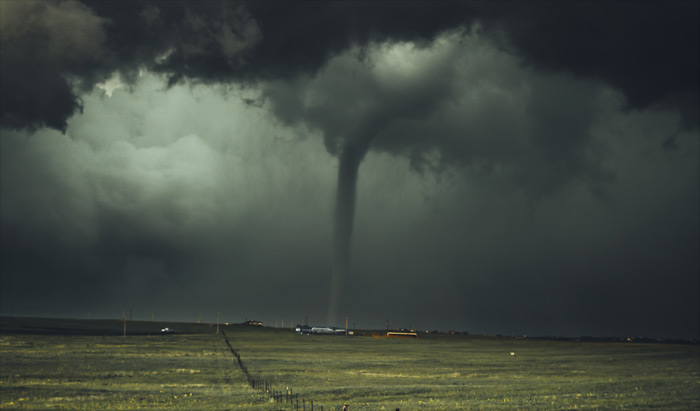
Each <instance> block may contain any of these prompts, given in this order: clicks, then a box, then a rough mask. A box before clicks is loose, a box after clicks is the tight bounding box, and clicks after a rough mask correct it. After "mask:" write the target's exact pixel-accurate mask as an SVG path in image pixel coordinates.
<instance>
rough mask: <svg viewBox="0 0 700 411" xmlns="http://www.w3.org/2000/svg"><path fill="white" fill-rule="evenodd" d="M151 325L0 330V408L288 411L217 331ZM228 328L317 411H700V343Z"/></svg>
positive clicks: (268, 374)
mask: <svg viewBox="0 0 700 411" xmlns="http://www.w3.org/2000/svg"><path fill="white" fill-rule="evenodd" d="M32 321H34V322H32ZM27 322H29V323H30V324H29V325H27ZM159 326H160V324H158V327H156V326H155V324H151V323H148V322H144V323H141V324H129V327H130V328H129V329H130V330H132V331H133V332H134V334H133V335H128V336H127V337H123V336H121V335H119V334H120V331H121V329H120V327H119V322H116V321H113V322H111V323H110V322H105V321H102V322H77V323H70V322H63V323H60V322H58V323H57V322H56V321H53V322H52V321H43V322H42V321H40V320H22V321H20V322H19V323H17V322H15V323H11V324H10V325H8V322H7V321H6V320H5V321H4V324H3V327H2V333H0V408H2V409H15V408H16V409H191V410H197V409H201V410H218V409H221V410H224V409H253V410H281V409H286V410H290V409H294V407H293V406H290V404H288V403H273V402H271V401H270V397H269V394H267V393H265V392H263V391H261V390H254V389H252V388H251V387H250V386H249V385H248V383H247V379H246V376H245V374H244V373H243V372H242V371H241V370H240V368H239V367H238V365H237V363H236V361H235V359H234V356H233V355H232V354H231V352H230V351H229V349H228V346H227V345H226V343H225V340H224V337H223V336H222V335H221V334H218V335H217V334H215V328H213V327H209V326H201V325H194V324H190V325H178V326H177V327H173V328H176V329H177V330H180V331H187V333H182V334H175V335H158V330H159ZM62 327H63V328H62ZM224 329H225V330H226V335H227V337H228V340H229V342H230V344H231V346H232V347H233V348H235V349H236V351H237V352H238V353H239V354H240V355H241V358H242V360H243V362H244V364H245V365H246V366H247V367H248V370H249V372H250V374H251V375H252V376H254V377H255V378H256V379H262V378H265V379H267V380H268V381H269V382H270V384H271V385H272V387H273V388H274V389H275V390H282V391H285V390H286V389H287V388H288V387H289V388H291V389H292V390H293V391H294V392H295V393H298V394H300V395H302V396H303V397H302V398H305V399H306V400H307V404H308V401H309V400H313V401H314V405H315V409H316V410H318V409H320V407H321V406H323V407H324V410H326V411H327V410H331V409H336V410H339V409H340V407H341V406H342V404H343V403H348V404H350V409H351V410H353V411H356V410H381V409H387V410H394V409H396V408H400V409H401V410H423V409H425V410H429V409H432V410H457V409H526V408H529V409H586V408H587V409H595V408H597V409H652V408H657V409H700V347H698V346H687V345H670V344H623V343H576V342H548V341H536V340H530V339H513V338H496V337H494V338H487V337H477V336H445V335H440V336H433V335H428V336H421V338H419V339H417V340H408V339H388V338H371V337H350V338H345V337H336V336H301V335H296V334H294V333H291V332H290V331H287V330H285V331H283V330H276V329H263V328H256V327H240V326H237V327H224ZM87 334H91V335H87ZM511 352H513V353H514V354H515V355H511ZM308 409H310V407H309V406H308V405H307V410H308Z"/></svg>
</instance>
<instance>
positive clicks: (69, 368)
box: [0, 334, 269, 410]
mask: <svg viewBox="0 0 700 411" xmlns="http://www.w3.org/2000/svg"><path fill="white" fill-rule="evenodd" d="M0 358H1V361H0V408H3V409H6V408H18V409H71V410H81V409H82V410H99V409H102V410H107V409H113V410H129V409H131V410H137V409H138V410H143V409H183V410H224V409H232V408H240V407H244V408H246V409H255V408H257V407H259V406H260V407H262V408H263V409H268V408H269V407H268V404H267V403H266V398H262V396H261V394H260V393H259V392H256V391H254V390H252V389H251V388H250V387H249V386H248V383H247V380H246V379H245V377H244V376H243V374H242V373H241V372H240V371H239V370H238V369H237V368H235V367H234V363H233V359H232V356H231V354H230V352H229V351H228V348H227V347H226V346H225V344H224V343H223V340H222V338H221V336H220V335H219V336H216V335H214V334H195V335H171V336H170V335H169V336H127V337H121V336H75V335H73V336H59V335H0Z"/></svg>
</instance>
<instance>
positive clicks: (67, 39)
mask: <svg viewBox="0 0 700 411" xmlns="http://www.w3.org/2000/svg"><path fill="white" fill-rule="evenodd" d="M0 11H1V13H0V16H2V17H0V18H1V19H2V20H0V48H2V59H1V60H0V68H1V69H0V76H1V77H0V84H1V85H2V93H1V94H0V124H1V125H2V126H3V127H9V128H14V129H22V128H33V129H36V128H40V127H51V128H54V129H57V130H61V131H64V132H65V129H66V126H67V125H66V120H67V119H68V118H69V117H70V116H72V115H73V114H74V113H75V112H78V111H80V110H82V102H81V100H80V98H79V97H78V96H77V95H76V90H89V89H90V88H91V87H92V83H91V82H90V77H92V76H93V75H95V73H96V72H99V69H100V66H101V62H102V61H103V60H104V59H105V57H106V55H107V51H106V50H105V41H106V33H105V24H106V22H107V21H106V19H104V18H101V17H98V16H95V15H94V14H93V13H92V11H91V10H90V9H89V8H88V7H87V6H85V5H84V4H82V3H78V2H75V1H65V2H45V1H7V2H3V3H2V5H0ZM67 27H70V30H67V29H66V28H67Z"/></svg>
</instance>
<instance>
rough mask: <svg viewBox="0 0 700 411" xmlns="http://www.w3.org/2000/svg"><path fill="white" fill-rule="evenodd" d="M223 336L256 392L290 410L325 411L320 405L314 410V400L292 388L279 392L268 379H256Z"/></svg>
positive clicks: (224, 334)
mask: <svg viewBox="0 0 700 411" xmlns="http://www.w3.org/2000/svg"><path fill="white" fill-rule="evenodd" d="M221 335H223V336H224V341H225V342H226V345H227V346H228V349H229V351H231V354H233V356H234V357H235V358H236V362H237V363H238V367H239V368H240V369H241V371H242V372H243V374H245V376H246V379H247V380H248V384H250V386H251V388H253V389H254V390H260V391H262V393H263V394H264V395H266V396H267V397H269V398H270V399H272V400H273V401H274V402H276V403H284V404H289V407H290V410H291V409H293V410H294V411H324V410H323V405H319V406H316V407H315V408H314V401H313V400H311V399H307V398H306V397H304V396H300V395H299V394H298V393H294V390H293V389H291V388H288V389H285V390H277V389H275V387H273V385H272V384H271V383H270V381H269V380H268V379H267V378H260V377H257V378H256V377H254V376H253V375H252V374H251V373H250V372H249V371H248V367H247V366H246V365H245V363H243V360H242V359H241V355H240V354H239V353H238V351H236V349H235V348H233V347H232V346H231V342H230V341H229V339H228V337H227V336H226V333H225V332H224V330H221Z"/></svg>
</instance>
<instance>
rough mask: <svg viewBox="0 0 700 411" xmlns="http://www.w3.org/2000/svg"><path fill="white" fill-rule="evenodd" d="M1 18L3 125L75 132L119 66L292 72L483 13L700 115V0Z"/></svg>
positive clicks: (202, 72) (552, 57) (553, 56)
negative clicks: (90, 95)
mask: <svg viewBox="0 0 700 411" xmlns="http://www.w3.org/2000/svg"><path fill="white" fill-rule="evenodd" d="M2 14H3V16H4V17H3V24H2V30H3V36H2V39H3V40H2V41H3V44H2V49H3V59H2V64H3V70H2V72H3V74H2V86H3V89H4V90H5V91H4V92H3V100H2V115H1V118H2V125H3V126H4V127H11V128H24V127H39V126H42V125H46V126H49V127H52V128H56V129H59V130H63V129H64V128H65V120H66V119H67V118H69V117H70V116H71V115H72V114H73V113H75V112H76V111H78V110H79V108H80V106H81V104H80V101H79V99H78V97H77V93H79V91H80V90H81V89H90V88H91V87H92V86H93V85H94V84H96V83H97V82H98V81H101V80H104V79H105V78H106V76H108V75H109V74H110V73H111V71H113V70H115V69H119V70H121V71H122V73H123V74H124V76H123V77H124V79H132V80H133V79H134V76H135V75H136V73H137V72H138V69H139V68H145V69H150V70H153V71H156V72H161V73H164V74H165V75H167V76H168V77H169V78H170V83H171V84H172V83H174V82H177V81H181V80H183V79H190V80H194V81H204V82H216V81H231V80H241V79H244V80H246V81H252V80H256V79H260V78H267V79H270V78H292V77H294V76H295V75H296V74H298V73H314V72H315V71H316V70H318V69H319V68H320V67H322V66H323V65H324V64H325V63H326V61H328V59H329V58H330V57H332V56H334V55H337V54H338V53H341V52H343V51H344V50H347V49H348V48H349V47H351V46H359V47H362V46H364V45H366V44H368V43H370V42H382V41H413V42H417V43H418V44H420V43H421V42H430V41H431V40H432V39H433V38H434V37H435V36H436V35H438V34H439V33H442V32H444V31H445V30H451V29H455V28H458V27H467V28H468V27H470V26H471V25H472V24H473V23H474V22H475V21H479V22H481V23H482V24H484V26H485V27H486V29H487V30H489V31H492V32H498V33H502V34H503V39H504V42H505V43H506V44H507V45H508V46H509V47H512V49H513V52H514V53H515V54H517V55H519V56H521V57H523V58H524V61H525V62H526V63H529V64H533V65H534V66H535V67H537V68H539V69H544V70H552V71H557V72H565V73H566V72H568V73H573V74H574V75H577V76H583V77H588V78H593V79H596V80H602V81H604V82H607V83H609V84H611V85H612V86H614V87H616V88H618V89H619V90H621V91H622V92H623V93H624V94H625V95H626V97H627V99H628V102H629V104H630V107H632V108H644V107H648V106H651V105H659V106H662V107H668V108H670V109H674V110H680V111H681V112H682V114H683V119H684V124H685V126H690V127H697V124H698V123H697V121H698V118H697V114H696V113H697V112H698V99H697V95H698V79H697V77H698V76H697V75H696V74H697V72H698V67H699V66H698V54H699V53H698V51H699V50H700V48H699V46H698V40H697V38H698V37H699V36H698V27H699V23H698V14H700V11H699V10H698V5H697V3H696V2H640V3H633V2H604V3H602V2H590V3H587V2H581V3H569V2H563V3H557V4H552V3H550V2H544V3H539V2H527V3H526V2H518V3H506V2H494V3H483V2H474V3H471V2H425V3H424V2H406V3H395V2H249V3H239V2H229V1H203V2H157V1H154V2H151V1H146V2H102V1H94V2H91V1H86V2H83V3H79V2H77V1H73V0H68V1H62V2H43V1H30V2H5V3H4V4H3V13H2ZM28 15H31V17H32V18H27V17H28ZM19 22H22V25H19V24H18V23H19ZM66 26H70V27H71V28H72V29H71V30H62V28H63V27H66ZM18 27H23V28H22V29H21V30H20V29H18ZM65 33H71V34H70V35H68V34H65ZM29 79H33V81H30V80H29ZM38 79H40V81H38Z"/></svg>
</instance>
